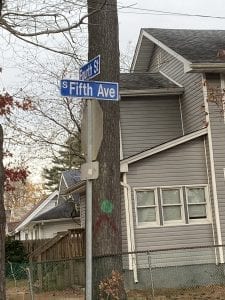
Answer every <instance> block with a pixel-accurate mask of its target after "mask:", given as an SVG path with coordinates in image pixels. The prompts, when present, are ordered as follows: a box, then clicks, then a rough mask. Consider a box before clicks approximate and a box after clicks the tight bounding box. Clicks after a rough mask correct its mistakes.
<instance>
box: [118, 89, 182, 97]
mask: <svg viewBox="0 0 225 300" xmlns="http://www.w3.org/2000/svg"><path fill="white" fill-rule="evenodd" d="M183 93H184V88H182V87H177V88H176V87H175V88H161V89H143V90H121V92H120V96H121V97H137V96H165V95H182V94H183Z"/></svg>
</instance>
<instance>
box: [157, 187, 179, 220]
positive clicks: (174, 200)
mask: <svg viewBox="0 0 225 300" xmlns="http://www.w3.org/2000/svg"><path fill="white" fill-rule="evenodd" d="M161 200H162V216H163V221H164V222H165V223H166V222H174V221H176V222H182V221H183V219H184V218H183V215H184V214H183V201H182V190H181V188H162V189H161Z"/></svg>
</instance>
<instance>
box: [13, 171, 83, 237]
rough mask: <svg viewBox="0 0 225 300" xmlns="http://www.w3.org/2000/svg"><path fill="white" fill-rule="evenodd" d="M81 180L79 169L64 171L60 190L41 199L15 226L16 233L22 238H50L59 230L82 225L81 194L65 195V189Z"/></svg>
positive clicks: (16, 235)
mask: <svg viewBox="0 0 225 300" xmlns="http://www.w3.org/2000/svg"><path fill="white" fill-rule="evenodd" d="M79 180H80V175H79V171H78V170H68V171H64V172H62V176H61V180H60V184H59V191H55V192H53V193H52V194H51V195H50V196H49V197H47V198H46V199H43V200H41V201H40V202H39V203H38V204H37V205H36V206H34V207H33V208H32V210H31V211H29V212H28V213H27V214H26V215H25V217H24V218H23V219H22V220H21V221H20V223H19V224H18V225H17V226H16V228H14V230H13V231H12V232H11V234H14V235H15V237H16V238H17V239H20V240H37V239H49V238H53V237H54V236H56V235H57V233H58V232H62V231H66V230H68V229H75V228H77V227H78V228H79V227H80V200H79V195H78V194H76V193H72V194H70V195H69V196H63V193H62V191H63V189H65V188H69V187H70V186H71V185H73V184H74V183H76V182H77V181H79Z"/></svg>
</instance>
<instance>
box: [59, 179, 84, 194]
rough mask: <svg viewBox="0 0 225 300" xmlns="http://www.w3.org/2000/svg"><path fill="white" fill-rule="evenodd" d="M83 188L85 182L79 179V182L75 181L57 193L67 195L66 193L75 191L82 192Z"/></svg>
mask: <svg viewBox="0 0 225 300" xmlns="http://www.w3.org/2000/svg"><path fill="white" fill-rule="evenodd" d="M85 188H86V182H85V181H80V182H77V183H75V184H74V185H72V186H70V187H69V188H67V189H64V190H62V191H61V192H60V194H59V195H60V196H67V195H69V194H72V193H75V192H77V193H83V192H85Z"/></svg>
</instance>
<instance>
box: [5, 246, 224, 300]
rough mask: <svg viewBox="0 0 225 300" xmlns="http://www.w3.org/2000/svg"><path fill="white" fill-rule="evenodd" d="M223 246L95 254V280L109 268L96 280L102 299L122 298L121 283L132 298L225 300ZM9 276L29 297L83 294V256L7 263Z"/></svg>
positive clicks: (9, 285) (11, 286)
mask: <svg viewBox="0 0 225 300" xmlns="http://www.w3.org/2000/svg"><path fill="white" fill-rule="evenodd" d="M221 248H222V249H223V250H224V249H225V247H219V246H208V247H206V246H205V247H189V248H182V249H181V248H177V249H166V250H165V249H163V250H154V251H152V250H148V251H137V252H132V253H122V254H118V255H106V256H99V257H95V258H93V281H94V283H96V280H98V278H102V274H104V273H105V271H107V273H108V274H109V276H108V278H104V279H102V280H101V283H100V285H99V281H98V285H99V288H100V291H99V292H101V294H102V295H105V298H104V297H103V298H102V299H119V298H116V291H117V290H119V285H120V284H121V282H122V283H123V284H124V286H125V289H126V292H127V296H128V299H133V300H134V299H140V300H143V299H160V300H164V299H225V265H224V263H223V261H222V258H223V257H222V256H221V253H222V254H223V252H221V251H219V249H221ZM221 261H222V263H221ZM121 266H122V269H121ZM118 270H119V272H117V271H118ZM6 278H7V283H8V287H9V288H8V291H9V290H10V289H14V291H21V287H22V286H23V289H24V291H25V292H26V293H27V294H28V295H29V297H30V298H27V299H51V297H50V294H48V297H47V298H37V297H40V295H41V294H42V293H47V292H48V293H50V292H51V291H54V292H56V291H58V293H60V291H62V292H63V293H64V294H65V291H68V297H69V295H71V297H72V298H62V297H61V298H57V293H55V294H54V295H55V296H54V299H83V298H82V297H83V296H82V295H84V286H85V258H83V257H81V258H76V259H70V260H61V261H45V262H29V263H26V264H11V263H8V264H7V266H6ZM113 293H114V294H113ZM74 295H76V297H78V298H76V297H75V296H74ZM32 297H33V298H32ZM79 297H80V298H79ZM107 297H108V298H107ZM110 297H111V298H110ZM113 297H114V298H113ZM15 299H18V298H15ZM24 299H25V298H24Z"/></svg>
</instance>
